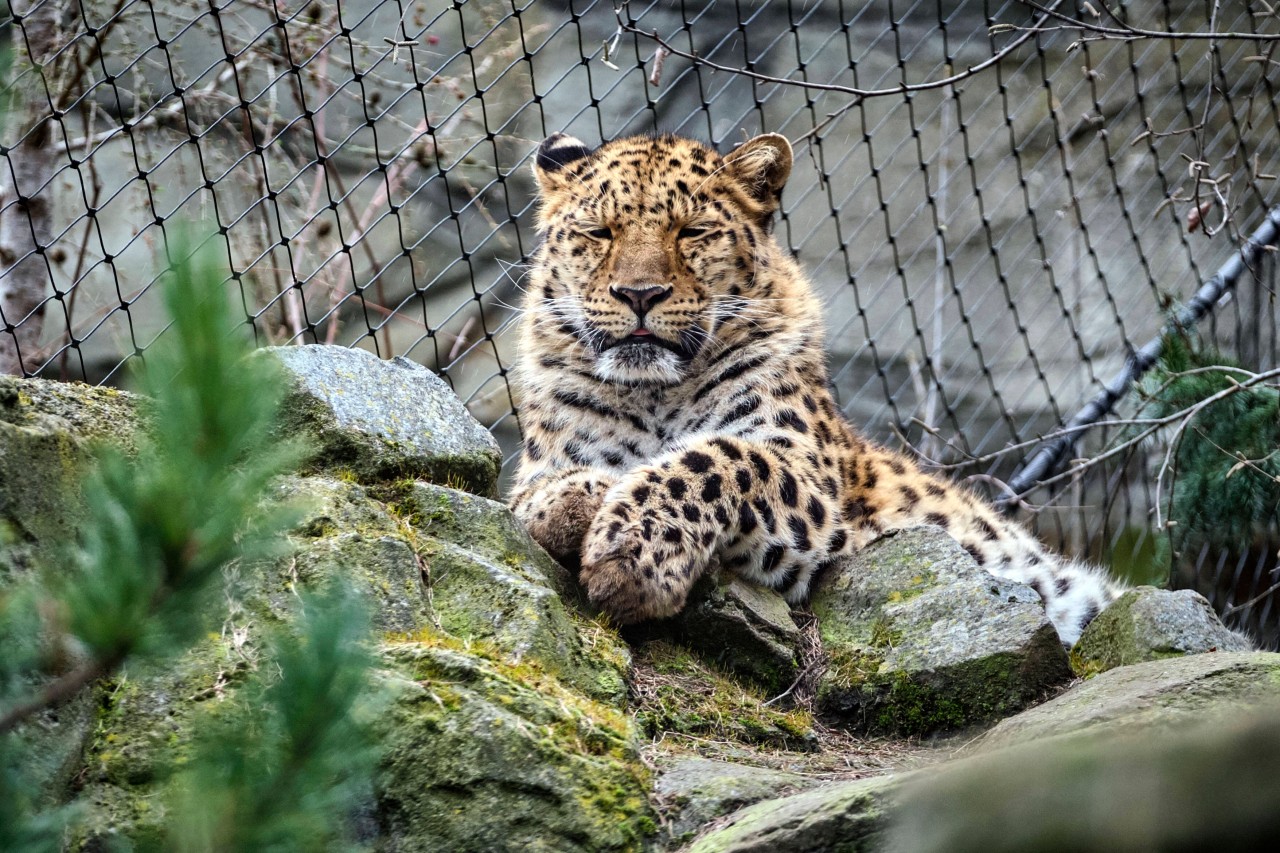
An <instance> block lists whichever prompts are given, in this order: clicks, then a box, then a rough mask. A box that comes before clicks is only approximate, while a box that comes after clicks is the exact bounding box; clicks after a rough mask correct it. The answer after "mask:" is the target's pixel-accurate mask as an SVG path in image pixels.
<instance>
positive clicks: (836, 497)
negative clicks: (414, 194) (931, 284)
mask: <svg viewBox="0 0 1280 853" xmlns="http://www.w3.org/2000/svg"><path fill="white" fill-rule="evenodd" d="M791 164H792V152H791V147H790V145H789V144H788V143H787V141H786V140H785V139H784V138H783V137H781V136H778V135H776V134H767V135H764V136H758V137H756V138H754V139H752V140H749V141H748V142H745V143H743V144H742V145H741V146H739V147H738V148H737V149H735V150H734V151H733V152H731V153H730V154H728V155H725V156H721V155H720V154H718V153H716V152H715V151H714V150H712V149H711V148H709V147H707V146H705V145H703V144H701V143H698V142H695V141H692V140H688V139H683V138H679V137H674V136H660V137H632V138H627V139H621V140H617V141H614V142H611V143H607V144H605V145H603V146H601V147H600V148H598V149H596V150H591V149H589V148H588V147H587V146H585V145H584V144H583V143H581V142H579V141H578V140H576V139H573V138H572V137H568V136H565V135H562V134H557V135H555V136H552V137H550V138H549V139H547V140H546V141H545V142H543V143H542V145H541V147H540V148H539V151H538V155H537V162H536V166H535V175H536V178H537V182H538V186H539V189H540V198H541V204H540V207H539V212H538V225H539V227H540V229H541V230H542V232H543V234H544V240H543V242H542V244H541V247H540V248H539V249H538V251H537V254H536V256H535V258H534V261H533V264H532V269H531V270H530V273H529V277H528V291H527V295H526V302H525V306H524V308H525V313H524V318H523V325H522V328H521V357H520V362H519V366H518V368H517V376H516V380H517V383H518V386H519V388H520V391H521V399H520V411H521V426H522V428H523V430H524V433H525V443H524V448H523V452H522V454H521V458H520V464H519V468H518V470H517V473H516V477H515V486H514V490H513V493H512V496H511V506H512V508H513V509H514V511H515V512H516V514H517V515H518V516H519V517H520V518H521V519H522V520H523V521H524V522H525V523H526V524H527V525H528V528H529V530H530V532H531V533H532V535H533V536H534V538H535V539H536V540H537V541H539V542H540V543H542V545H543V546H545V547H546V548H547V549H548V550H549V551H550V552H551V553H552V554H554V555H555V556H557V557H558V558H559V559H561V560H563V561H565V562H569V563H575V564H578V565H580V568H581V579H582V582H583V584H584V585H585V587H586V589H587V592H588V595H589V596H590V598H591V600H592V601H593V602H594V603H595V604H597V605H598V606H599V607H601V608H602V609H604V610H605V611H607V612H609V613H610V614H612V615H613V616H614V617H615V618H616V619H617V620H618V621H621V622H633V621H639V620H643V619H649V618H656V617H663V616H668V615H671V614H673V613H675V612H677V611H679V610H680V608H681V607H683V606H684V603H685V599H686V597H687V595H688V593H689V590H690V588H691V587H692V585H693V583H694V582H695V581H696V580H697V579H698V577H699V576H700V575H701V574H702V573H703V572H704V571H705V570H706V569H707V567H708V565H709V564H710V563H711V562H712V560H713V558H714V557H718V558H719V560H720V562H721V564H722V565H723V566H725V567H727V568H728V569H730V570H732V571H734V572H736V573H737V574H739V575H740V576H742V577H744V578H746V579H748V580H751V581H755V582H757V583H760V584H763V585H765V586H769V587H772V588H775V589H778V590H780V591H781V592H782V594H783V595H784V596H785V597H786V599H787V600H788V601H790V602H792V603H799V602H802V601H803V600H804V599H805V598H806V596H807V595H808V592H809V590H810V588H811V587H812V585H813V582H814V579H815V578H816V577H817V576H818V575H819V574H820V573H821V572H823V571H824V569H826V568H828V567H829V566H831V565H832V564H833V562H834V558H836V557H838V556H840V555H842V554H847V553H849V552H850V551H852V550H854V549H857V548H860V547H862V546H864V545H866V544H867V543H868V542H870V541H871V540H872V539H874V538H875V537H877V536H878V535H880V534H881V533H883V532H884V531H886V530H890V529H895V528H901V527H905V526H910V525H915V524H936V525H938V526H940V527H943V528H945V529H946V530H947V531H948V532H949V533H950V534H951V535H952V536H953V537H955V539H956V540H957V541H958V542H959V543H960V544H961V545H962V546H963V547H964V548H965V550H967V551H968V552H969V553H970V554H972V555H973V557H974V559H975V560H976V561H977V562H978V563H979V565H981V566H983V567H984V568H986V569H987V570H988V571H990V572H992V573H994V574H997V575H1001V576H1004V577H1010V578H1014V579H1016V580H1021V581H1025V582H1028V583H1030V584H1031V585H1032V586H1034V587H1035V588H1036V590H1037V591H1038V592H1039V593H1040V595H1041V597H1042V598H1043V599H1044V601H1045V605H1046V607H1047V609H1048V613H1049V616H1050V618H1051V619H1052V621H1053V622H1054V624H1055V626H1056V627H1057V629H1058V632H1059V634H1060V636H1061V638H1062V639H1063V641H1064V642H1072V641H1074V640H1075V639H1076V637H1078V636H1079V633H1080V631H1081V630H1082V627H1083V625H1085V624H1087V623H1088V621H1089V620H1090V619H1092V618H1093V616H1094V615H1096V614H1097V613H1098V611H1099V610H1100V609H1101V608H1102V607H1103V606H1105V604H1106V603H1108V602H1109V601H1110V600H1111V599H1112V598H1113V597H1114V596H1115V595H1116V594H1117V593H1118V588H1117V587H1116V586H1115V585H1114V584H1112V583H1111V582H1109V581H1107V580H1106V578H1105V576H1104V575H1103V574H1102V573H1101V572H1100V571H1099V570H1097V569H1094V568H1091V567H1088V566H1084V565H1080V564H1076V563H1070V562H1067V561H1065V560H1063V559H1062V558H1060V557H1057V556H1054V555H1052V554H1050V553H1049V552H1047V551H1046V550H1045V549H1044V548H1043V547H1042V546H1041V545H1040V544H1039V543H1038V542H1037V541H1036V540H1035V539H1034V538H1033V537H1032V536H1031V535H1030V534H1029V533H1028V532H1026V531H1025V530H1024V529H1023V528H1021V527H1020V526H1018V525H1017V524H1015V523H1012V522H1010V521H1008V520H1006V519H1004V518H1002V517H1001V516H1000V515H999V514H998V513H997V512H996V511H995V510H994V509H992V508H991V507H990V506H989V505H988V504H986V503H984V502H983V501H982V499H980V498H979V497H977V496H975V495H973V494H971V493H970V492H968V491H966V490H965V489H963V488H961V487H959V486H956V485H955V484H953V483H951V482H948V481H946V480H944V479H940V478H938V477H935V476H933V475H931V474H928V473H926V472H924V471H922V470H921V469H920V468H919V467H918V466H917V465H916V464H915V463H914V462H913V461H912V460H911V459H909V458H907V457H905V456H902V455H900V454H898V453H895V452H893V451H890V450H888V449H886V448H883V447H880V446H877V445H875V444H873V443H871V442H870V441H868V440H867V439H865V438H863V437H862V436H860V435H859V434H858V433H857V432H856V431H855V430H854V429H853V428H852V427H851V426H850V425H849V424H848V423H847V422H846V421H845V420H844V419H843V418H842V417H841V415H840V413H839V412H838V411H837V409H836V406H835V403H834V400H833V398H832V397H831V395H830V393H829V392H828V390H827V388H828V376H827V368H826V364H825V351H824V342H823V322H822V312H821V308H820V306H819V304H818V302H817V301H816V299H815V297H814V294H813V291H812V288H811V286H810V285H809V283H808V281H807V280H806V278H805V276H804V274H803V273H802V271H801V270H800V268H799V266H798V265H797V264H796V262H795V261H794V260H793V259H792V258H791V256H790V255H789V254H788V253H787V252H785V251H784V250H783V249H782V248H781V247H780V246H779V245H778V244H777V242H776V241H775V240H774V239H773V237H772V220H773V215H774V213H775V211H776V210H777V207H778V198H779V194H780V192H781V190H782V187H783V184H784V183H785V182H786V180H787V177H788V176H789V174H790V170H791Z"/></svg>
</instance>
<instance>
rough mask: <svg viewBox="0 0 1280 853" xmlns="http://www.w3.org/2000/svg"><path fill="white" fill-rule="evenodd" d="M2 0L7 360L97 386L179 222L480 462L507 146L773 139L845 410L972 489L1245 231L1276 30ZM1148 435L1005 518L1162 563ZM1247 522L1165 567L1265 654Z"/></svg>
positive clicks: (1043, 431)
mask: <svg viewBox="0 0 1280 853" xmlns="http://www.w3.org/2000/svg"><path fill="white" fill-rule="evenodd" d="M9 10H10V12H9V16H8V18H7V19H6V20H5V21H4V22H3V24H2V26H3V27H4V28H5V30H6V31H7V32H8V34H9V36H10V37H11V42H12V45H13V48H12V50H11V51H10V57H11V63H10V67H9V68H8V70H7V72H6V74H7V77H8V80H9V91H10V93H11V98H10V99H9V107H8V111H7V114H6V116H5V117H4V120H3V135H2V137H0V138H2V139H3V147H0V158H3V161H4V162H3V163H2V164H0V193H3V198H2V201H0V205H2V206H0V269H3V272H0V370H2V371H5V372H11V373H20V374H25V375H38V376H44V377H48V378H61V379H79V380H84V381H89V382H115V381H118V380H119V379H120V377H121V374H122V368H123V367H124V366H125V365H126V364H127V363H128V362H129V361H130V360H131V359H134V358H138V357H143V358H145V353H146V350H147V349H148V347H149V346H150V345H151V344H152V343H153V342H154V341H155V340H156V338H157V337H158V336H159V335H162V334H164V328H163V321H162V319H161V317H162V313H161V312H160V310H159V306H158V305H157V304H156V303H157V302H158V296H157V293H156V289H155V287H154V283H155V281H156V280H157V277H158V276H159V275H161V274H162V272H163V270H164V268H165V267H166V265H167V259H168V257H169V256H170V254H171V253H172V252H175V251H179V250H180V248H179V247H182V246H189V245H190V244H192V243H200V244H204V245H206V246H212V247H214V248H215V249H216V251H217V252H218V253H219V254H220V255H221V256H225V264H226V267H227V269H228V277H227V284H228V287H230V288H232V289H233V290H234V292H235V293H236V294H238V296H239V298H240V300H241V304H242V306H243V311H244V320H245V324H244V325H245V330H246V332H247V333H250V332H251V333H252V334H253V335H255V336H256V339H257V340H258V341H259V342H260V343H263V344H268V343H270V344H282V343H289V342H297V343H316V342H319V343H333V344H340V345H344V346H360V347H365V348H369V349H371V350H373V351H375V352H377V353H378V354H379V355H381V356H383V357H390V356H393V355H407V356H408V357H410V358H413V359H416V360H418V361H420V362H422V363H424V364H426V365H427V366H429V367H431V368H432V369H434V370H437V371H439V372H440V373H441V374H442V375H443V376H445V377H446V378H447V379H448V380H449V381H450V383H451V384H452V385H453V387H454V388H455V390H457V392H458V393H459V395H460V396H461V397H462V398H463V400H464V401H465V402H466V403H467V405H468V406H469V407H470V409H471V411H472V412H473V413H474V414H475V415H476V416H477V417H478V418H479V419H480V420H481V421H482V422H483V423H485V424H486V425H487V426H489V427H490V428H491V429H492V430H493V431H494V432H495V434H496V435H497V436H498V437H499V440H500V441H501V442H502V443H503V445H504V446H505V447H506V449H507V450H508V452H509V453H510V452H514V449H515V448H516V446H517V444H518V442H519V400H518V399H517V398H516V396H515V395H514V393H513V391H512V389H511V388H510V387H509V385H508V383H507V379H506V375H507V368H508V366H509V365H510V364H511V361H512V358H513V355H514V353H513V342H514V337H515V335H514V334H513V323H514V320H515V318H516V309H515V308H514V307H513V306H515V305H516V304H518V302H519V298H520V284H521V279H522V274H523V266H522V264H523V262H524V259H525V258H526V257H527V256H528V254H529V253H530V251H531V249H532V247H533V245H534V243H535V241H536V239H537V237H536V235H535V234H533V233H532V231H531V227H530V222H531V218H532V217H531V212H532V210H531V206H532V204H533V201H532V190H533V187H532V181H531V177H530V174H529V169H528V165H529V158H530V155H531V152H532V151H533V149H534V147H535V146H536V143H537V142H538V140H540V139H541V138H543V137H544V136H546V135H547V134H549V133H551V132H553V131H561V130H562V131H567V132H569V133H572V134H574V135H576V136H578V137H580V138H582V139H584V140H588V141H598V140H601V139H610V138H614V137H617V136H620V135H624V134H629V133H639V132H650V131H663V132H667V131H670V132H676V133H683V134H687V135H692V136H697V137H700V138H703V139H707V140H709V141H711V142H713V143H714V144H717V145H719V146H721V147H722V148H725V147H728V146H730V145H732V144H733V143H735V142H737V141H739V140H740V139H742V138H743V137H744V136H746V135H751V134H754V133H758V132H762V131H776V132H780V133H783V134H785V135H787V136H788V137H790V138H791V139H792V140H793V142H794V143H795V144H796V149H797V163H796V168H795V171H794V173H793V177H792V179H791V182H790V184H789V185H788V187H787V190H786V192H785V194H784V198H783V202H784V212H783V215H782V219H781V221H780V223H779V228H778V235H779V238H780V239H781V240H782V241H784V242H785V243H786V245H787V246H789V248H790V249H791V250H792V251H793V252H794V253H796V255H797V256H798V257H799V258H800V259H801V260H802V261H803V262H804V263H805V265H806V266H807V268H808V270H809V272H810V274H811V276H812V278H813V280H814V283H815V285H816V286H817V287H818V289H819V291H820V293H821V295H822V298H823V300H824V302H825V304H826V306H827V315H828V324H829V327H830V330H829V331H830V364H831V371H832V377H833V383H834V385H835V389H836V392H837V394H838V398H839V400H840V401H841V405H842V406H843V408H844V410H845V412H846V413H847V414H848V415H849V416H850V418H851V419H852V420H854V421H855V423H858V424H859V425H861V426H862V427H863V428H864V429H865V430H866V431H868V432H869V433H870V434H872V435H873V436H875V437H876V438H878V439H880V440H882V441H885V442H888V443H892V444H904V445H906V446H909V447H910V448H912V449H913V451H914V452H916V453H918V454H919V455H920V457H921V458H922V460H924V461H925V462H927V463H937V464H941V465H945V466H952V467H954V468H955V471H956V475H957V476H958V477H966V476H968V477H971V478H973V479H972V482H974V483H975V485H976V486H977V487H979V488H991V489H992V490H993V491H992V493H993V494H999V492H1000V488H999V485H998V484H999V483H1000V482H1002V481H1005V480H1007V479H1008V478H1009V477H1010V475H1011V474H1012V473H1013V472H1014V470H1015V469H1016V468H1017V466H1018V464H1019V462H1020V461H1021V460H1022V459H1023V458H1024V457H1025V456H1026V455H1027V454H1028V453H1029V452H1030V450H1031V449H1032V447H1033V446H1034V444H1035V442H1036V441H1037V440H1038V439H1039V438H1041V437H1043V436H1045V435H1047V434H1051V433H1052V432H1053V431H1054V430H1055V429H1056V428H1058V427H1059V426H1060V425H1061V424H1062V423H1064V422H1065V421H1066V420H1067V419H1068V418H1069V417H1070V416H1071V414H1072V413H1073V412H1074V411H1075V409H1076V408H1077V407H1078V406H1080V405H1081V404H1082V403H1084V402H1085V401H1086V400H1087V399H1089V398H1090V397H1092V396H1093V395H1095V394H1096V393H1097V392H1098V391H1099V390H1100V389H1101V388H1103V387H1104V385H1105V383H1106V382H1107V380H1108V379H1109V378H1110V377H1111V376H1113V375H1114V374H1116V373H1117V372H1118V371H1119V370H1120V369H1121V368H1122V367H1123V365H1124V364H1125V361H1126V359H1128V358H1130V357H1132V355H1133V353H1134V352H1135V350H1136V349H1137V348H1138V347H1140V346H1142V345H1143V344H1144V343H1145V342H1147V341H1148V340H1150V339H1151V338H1152V337H1154V336H1156V335H1158V334H1159V333H1160V331H1161V329H1162V327H1163V326H1164V324H1165V322H1166V321H1167V319H1168V316H1169V312H1170V311H1171V310H1172V309H1173V308H1174V307H1175V306H1176V305H1177V304H1179V302H1180V301H1182V300H1185V299H1186V298H1188V297H1189V296H1190V295H1191V294H1192V293H1194V292H1195V290H1196V288H1197V287H1198V286H1199V285H1200V283H1201V282H1202V280H1204V279H1205V278H1207V277H1208V276H1209V275H1211V274H1212V273H1213V271H1214V270H1215V269H1216V268H1217V267H1218V266H1219V265H1220V264H1221V263H1223V262H1224V261H1225V260H1227V259H1228V258H1230V257H1231V256H1232V255H1233V254H1234V253H1235V252H1236V250H1237V248H1238V246H1239V244H1240V242H1241V241H1242V239H1243V236H1244V235H1247V233H1248V232H1250V231H1251V230H1252V229H1253V227H1254V226H1255V225H1256V224H1257V223H1258V222H1260V221H1261V220H1262V219H1263V217H1264V216H1265V214H1266V210H1267V208H1268V206H1269V205H1270V204H1271V203H1273V202H1274V200H1275V193H1274V191H1273V185H1274V180H1275V179H1274V176H1275V175H1276V174H1277V173H1280V162H1277V160H1278V159H1280V151H1278V150H1277V146H1276V144H1275V143H1276V140H1277V122H1278V120H1280V115H1278V114H1277V106H1276V91H1275V88H1276V86H1277V85H1278V84H1277V83H1276V82H1275V80H1276V77H1277V72H1276V65H1277V64H1280V62H1277V60H1276V59H1274V58H1273V56H1272V49H1273V47H1274V45H1275V38H1276V37H1277V34H1280V21H1277V18H1276V15H1275V14H1274V13H1273V12H1271V11H1270V10H1269V8H1268V7H1266V6H1264V5H1263V4H1257V3H1246V2H1239V1H1238V0H1236V1H1234V2H1233V0H1224V2H1213V0H1132V2H1128V3H1125V4H1115V5H1112V6H1108V5H1107V4H1104V3H1101V2H1094V3H1081V4H1079V6H1077V5H1076V4H1075V3H1071V4H1066V3H1063V2H1045V3H1043V4H1040V3H1033V2H1018V0H916V1H915V2H909V1H907V2H904V0H887V2H882V3H864V2H842V0H789V2H771V3H767V2H763V0H713V2H705V3H687V2H602V0H560V2H553V0H529V2H525V3H523V4H522V3H519V2H515V0H508V2H498V0H469V2H441V1H440V0H422V2H405V1H404V0H360V1H359V2H338V3H321V2H312V0H307V1H306V2H298V1H297V0H294V1H292V2H291V1H290V0H281V1H280V2H275V1H274V0H208V2H200V0H166V1H165V2H161V0H79V2H77V0H39V1H38V2H35V1H34V0H11V2H10V3H9ZM1210 33H1218V34H1219V36H1218V37H1217V38H1205V37H1200V36H1204V35H1207V34H1210ZM1166 34H1176V35H1177V37H1170V36H1168V35H1166ZM1162 35H1164V36H1165V37H1161V36H1162ZM183 235H186V239H185V240H184V239H183ZM1248 272H1249V274H1248V275H1246V276H1244V277H1243V279H1242V280H1241V281H1239V282H1237V284H1236V286H1235V288H1234V289H1232V290H1231V291H1230V292H1229V293H1228V294H1227V295H1226V296H1224V297H1223V299H1222V300H1220V302H1219V304H1218V305H1217V307H1216V311H1215V312H1214V313H1213V314H1212V315H1211V316H1210V317H1209V319H1208V320H1207V321H1206V322H1205V323H1204V324H1203V325H1202V328H1201V332H1202V333H1203V335H1204V337H1205V339H1206V340H1207V341H1208V342H1210V343H1211V344H1212V345H1213V346H1214V347H1216V348H1218V349H1220V350H1222V351H1224V352H1226V353H1228V354H1230V355H1232V356H1233V357H1235V358H1236V359H1238V360H1239V361H1240V362H1241V364H1243V365H1244V366H1245V367H1247V368H1249V369H1251V370H1254V371H1266V370H1269V369H1272V368H1274V367H1276V366H1277V347H1278V344H1277V333H1276V305H1275V299H1274V294H1275V287H1274V285H1275V280H1274V268H1273V265H1272V264H1271V263H1270V262H1269V256H1267V255H1264V256H1263V260H1262V262H1261V263H1258V264H1254V265H1252V266H1251V268H1250V269H1249V271H1248ZM1133 411H1134V404H1133V403H1122V404H1121V406H1120V415H1121V416H1124V415H1126V414H1132V412H1133ZM1126 429H1128V427H1126V426H1125V425H1122V424H1112V425H1104V426H1102V427H1100V428H1097V429H1093V430H1090V431H1089V432H1088V433H1086V434H1084V436H1083V438H1082V443H1081V444H1080V445H1078V446H1077V447H1076V450H1075V455H1077V456H1080V457H1090V456H1092V457H1097V456H1099V455H1100V454H1101V451H1102V450H1103V449H1104V448H1108V447H1113V446H1115V444H1116V442H1117V441H1118V440H1120V439H1122V438H1124V437H1125V436H1126V435H1127V433H1126V432H1125V431H1126ZM1164 458H1165V449H1164V447H1163V446H1162V445H1160V444H1159V442H1158V441H1155V440H1151V441H1145V442H1138V443H1134V444H1132V446H1130V447H1128V449H1127V450H1126V452H1124V453H1117V454H1115V455H1113V456H1111V457H1108V458H1106V459H1104V460H1103V461H1101V462H1099V463H1098V464H1095V465H1092V466H1090V467H1088V468H1087V469H1084V470H1082V471H1081V472H1080V473H1079V474H1078V475H1077V476H1074V477H1066V478H1064V479H1062V480H1061V481H1059V482H1058V484H1057V485H1055V486H1052V487H1049V488H1044V489H1041V490H1039V491H1038V492H1036V493H1034V494H1032V495H1031V496H1029V497H1028V501H1029V502H1030V503H1032V504H1034V505H1035V506H1036V511H1034V512H1033V513H1031V514H1029V515H1028V521H1029V522H1030V523H1032V524H1033V525H1034V526H1035V527H1036V528H1037V529H1038V531H1039V532H1040V533H1041V535H1043V536H1044V537H1046V538H1047V539H1049V540H1051V541H1053V542H1055V544H1057V545H1059V546H1061V547H1063V548H1065V549H1066V550H1068V551H1071V552H1073V553H1078V554H1082V555H1087V556H1089V557H1091V558H1093V559H1097V560H1101V561H1104V562H1108V563H1110V564H1111V565H1113V567H1115V568H1116V569H1117V571H1120V572H1122V573H1125V574H1129V575H1130V576H1136V577H1140V578H1141V577H1151V578H1155V577H1157V576H1158V575H1165V574H1168V572H1169V569H1168V565H1169V560H1168V554H1167V551H1168V548H1167V543H1166V544H1165V545H1162V542H1166V539H1167V532H1166V531H1164V530H1160V529H1157V525H1156V523H1155V521H1156V520H1155V518H1154V516H1153V511H1154V510H1155V509H1156V508H1157V506H1158V505H1159V504H1160V502H1161V500H1167V494H1163V493H1162V480H1161V478H1160V476H1159V475H1160V473H1161V471H1160V468H1161V466H1162V460H1163V459H1164ZM992 484H996V485H994V486H993V485H992ZM1247 546H1248V547H1244V546H1242V547H1240V548H1239V549H1234V550H1223V549H1216V550H1215V549H1201V552H1200V553H1197V554H1189V553H1188V554H1183V555H1182V557H1181V559H1180V560H1175V563H1176V564H1177V565H1179V566H1181V567H1182V568H1181V569H1180V570H1179V571H1178V572H1175V574H1177V575H1178V578H1177V580H1178V582H1179V583H1180V584H1182V585H1195V586H1197V587H1198V588H1200V589H1201V590H1202V591H1203V592H1205V593H1206V594H1207V595H1209V596H1210V598H1211V599H1212V600H1213V601H1214V602H1215V604H1216V605H1217V606H1218V607H1219V609H1220V610H1222V611H1223V612H1226V613H1228V614H1229V615H1230V616H1231V618H1232V619H1233V620H1234V621H1236V622H1237V623H1239V624H1244V625H1247V626H1249V627H1250V628H1252V629H1253V630H1255V631H1257V632H1259V633H1260V635H1261V636H1263V638H1264V639H1266V640H1268V641H1272V642H1274V641H1275V639H1276V628H1275V627H1274V626H1275V625H1276V623H1277V617H1276V611H1275V604H1274V601H1273V599H1274V596H1272V595H1271V594H1270V592H1269V591H1270V590H1271V588H1272V586H1273V584H1274V583H1275V582H1276V581H1277V579H1278V578H1277V577H1276V576H1275V575H1274V574H1273V571H1274V569H1275V568H1276V557H1275V552H1276V538H1275V536H1274V533H1270V534H1268V533H1267V532H1266V531H1265V530H1264V531H1260V532H1259V534H1258V536H1257V537H1256V538H1255V541H1253V542H1250V543H1247Z"/></svg>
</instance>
